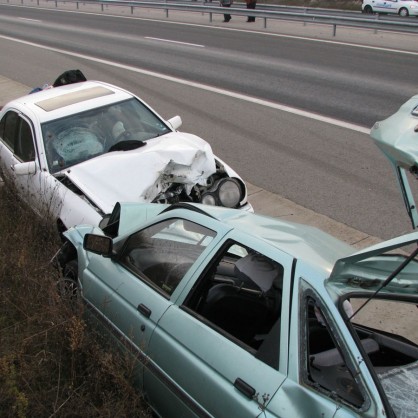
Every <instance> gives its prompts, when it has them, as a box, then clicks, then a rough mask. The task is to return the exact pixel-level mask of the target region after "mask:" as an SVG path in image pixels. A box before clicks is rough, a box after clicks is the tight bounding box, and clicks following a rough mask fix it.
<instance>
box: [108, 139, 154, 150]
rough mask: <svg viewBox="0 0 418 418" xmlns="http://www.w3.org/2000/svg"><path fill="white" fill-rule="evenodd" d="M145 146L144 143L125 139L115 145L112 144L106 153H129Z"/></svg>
mask: <svg viewBox="0 0 418 418" xmlns="http://www.w3.org/2000/svg"><path fill="white" fill-rule="evenodd" d="M144 145H146V142H143V141H139V140H135V139H126V140H123V141H119V142H117V143H116V144H113V145H112V146H111V147H110V148H109V151H108V152H112V151H130V150H133V149H137V148H140V147H143V146H144Z"/></svg>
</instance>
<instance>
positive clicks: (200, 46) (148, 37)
mask: <svg viewBox="0 0 418 418" xmlns="http://www.w3.org/2000/svg"><path fill="white" fill-rule="evenodd" d="M145 39H151V40H153V41H161V42H169V43H172V44H180V45H187V46H197V47H199V48H204V47H205V45H199V44H191V43H189V42H180V41H173V40H171V39H162V38H153V37H152V36H146V37H145Z"/></svg>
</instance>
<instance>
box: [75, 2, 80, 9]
mask: <svg viewBox="0 0 418 418" xmlns="http://www.w3.org/2000/svg"><path fill="white" fill-rule="evenodd" d="M76 4H77V10H78V9H79V8H80V7H79V3H78V2H77V3H76Z"/></svg>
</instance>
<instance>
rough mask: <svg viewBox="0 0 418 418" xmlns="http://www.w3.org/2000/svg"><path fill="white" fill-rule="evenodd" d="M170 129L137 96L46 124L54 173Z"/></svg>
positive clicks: (46, 142) (131, 146)
mask: <svg viewBox="0 0 418 418" xmlns="http://www.w3.org/2000/svg"><path fill="white" fill-rule="evenodd" d="M168 132H171V130H170V128H169V127H168V126H167V125H166V124H165V122H164V121H163V120H162V119H160V118H159V117H158V116H157V115H155V114H154V113H153V112H152V111H151V110H150V109H148V108H147V107H146V106H144V105H143V104H142V103H141V102H140V101H138V100H137V99H135V98H132V99H129V100H127V101H124V102H119V103H114V104H111V105H108V106H104V107H100V108H95V109H90V110H87V111H85V112H81V113H78V114H75V115H71V116H68V117H65V118H61V119H57V120H54V121H51V122H47V123H44V124H43V125H42V135H43V141H44V145H45V152H46V158H47V162H48V166H49V170H50V172H51V173H56V172H58V171H61V170H63V169H65V168H67V167H71V166H73V165H75V164H79V163H81V162H83V161H86V160H89V159H91V158H93V157H96V156H98V155H101V154H104V153H107V152H112V151H116V150H128V149H134V148H138V147H139V146H141V145H143V141H147V140H148V139H151V138H155V137H157V136H161V135H164V134H166V133H168Z"/></svg>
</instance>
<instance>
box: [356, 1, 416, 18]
mask: <svg viewBox="0 0 418 418" xmlns="http://www.w3.org/2000/svg"><path fill="white" fill-rule="evenodd" d="M361 8H362V11H363V13H394V14H398V15H399V16H403V17H407V16H418V2H417V1H413V0H363V4H362V6H361Z"/></svg>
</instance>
